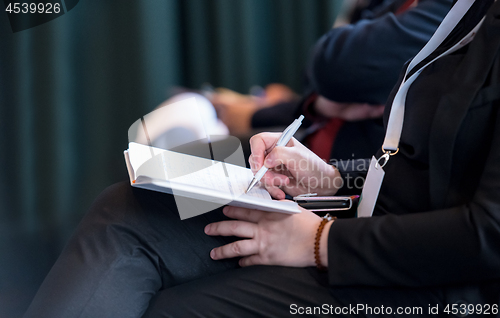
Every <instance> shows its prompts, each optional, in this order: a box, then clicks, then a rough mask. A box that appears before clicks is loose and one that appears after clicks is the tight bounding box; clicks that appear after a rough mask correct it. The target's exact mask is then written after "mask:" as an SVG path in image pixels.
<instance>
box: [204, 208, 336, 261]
mask: <svg viewBox="0 0 500 318" xmlns="http://www.w3.org/2000/svg"><path fill="white" fill-rule="evenodd" d="M300 209H301V213H298V214H284V213H273V212H264V211H258V210H251V209H245V208H239V207H232V206H226V207H225V208H224V209H223V212H224V214H225V215H226V216H228V217H229V218H232V219H235V220H230V221H221V222H216V223H211V224H208V225H207V226H206V227H205V233H206V234H208V235H211V236H216V235H221V236H238V237H241V238H246V239H243V240H239V241H235V242H233V243H230V244H227V245H224V246H221V247H217V248H214V249H213V250H212V251H211V252H210V257H211V258H212V259H214V260H219V259H225V258H233V257H242V258H241V259H240V261H239V264H240V266H250V265H282V266H293V267H306V266H314V265H315V259H314V240H315V237H316V231H317V229H318V226H319V224H320V222H321V218H320V217H319V216H317V215H316V214H314V213H312V212H310V211H308V210H305V209H302V208H300ZM330 225H331V222H330V223H328V224H327V226H325V228H324V230H323V233H322V235H321V241H320V258H321V263H322V264H323V265H324V266H327V265H328V252H327V251H328V246H327V244H328V239H327V238H328V232H329V230H330Z"/></svg>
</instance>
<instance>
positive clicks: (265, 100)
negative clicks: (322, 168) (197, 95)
mask: <svg viewBox="0 0 500 318" xmlns="http://www.w3.org/2000/svg"><path fill="white" fill-rule="evenodd" d="M351 5H352V6H348V8H347V9H345V10H346V11H348V12H349V14H347V15H348V16H352V18H351V23H350V24H348V25H344V26H338V24H336V27H335V28H333V29H331V30H330V31H328V32H327V33H326V34H324V35H323V36H322V37H321V38H320V39H319V40H318V41H317V43H316V44H315V45H314V48H313V50H312V52H311V56H310V58H309V62H308V66H307V70H306V76H305V77H306V78H305V80H306V85H305V86H306V88H305V90H304V94H303V97H302V98H300V97H299V95H296V94H293V92H292V90H291V89H289V88H287V87H283V86H279V84H273V85H268V86H267V87H266V88H265V89H264V90H262V94H261V96H259V95H257V96H255V95H239V94H236V93H235V92H232V91H230V90H227V89H217V90H216V91H215V92H214V93H213V94H211V100H212V102H213V104H214V105H215V107H216V109H217V110H218V115H219V117H220V119H221V120H222V121H223V122H224V123H225V124H226V125H227V126H228V128H229V130H230V132H231V133H233V134H236V135H239V136H241V137H242V139H243V140H246V139H247V138H248V137H249V136H251V135H253V134H254V133H255V132H257V131H262V130H268V129H269V127H273V126H285V125H288V123H289V122H292V121H293V119H294V118H296V117H298V116H299V114H305V115H306V118H307V119H308V121H305V123H304V127H309V129H308V130H307V131H306V134H305V136H303V139H304V142H305V143H306V145H307V146H308V147H309V148H310V149H311V150H313V151H314V152H315V153H316V154H317V155H319V156H320V157H321V158H322V159H324V160H329V159H330V158H335V159H337V160H340V159H344V160H345V159H351V158H354V157H355V158H365V157H366V158H369V157H370V156H371V155H372V154H374V153H375V151H376V150H377V149H378V147H379V146H380V144H381V142H382V139H383V133H384V132H383V128H382V121H381V119H380V117H381V116H382V113H383V110H384V106H383V105H384V104H385V102H386V100H387V98H388V96H389V93H390V91H391V89H392V87H393V86H394V84H395V83H396V81H397V79H398V74H399V70H400V69H401V67H402V66H403V64H404V63H405V62H406V61H407V60H408V59H410V58H411V57H413V56H414V55H415V54H416V53H417V52H418V51H419V50H420V49H421V48H422V47H423V46H424V45H425V43H426V42H427V41H428V40H429V39H430V37H431V36H432V34H433V33H434V31H435V30H436V28H437V26H438V25H439V23H440V22H441V20H442V19H443V18H444V16H445V15H446V13H447V12H448V11H449V9H450V8H451V5H452V0H420V1H413V0H406V1H400V0H395V1H381V0H372V1H357V2H353V3H351ZM277 88H278V89H277ZM276 130H277V131H278V130H279V128H277V129H276ZM244 144H246V143H244ZM248 152H249V150H248V149H247V153H248Z"/></svg>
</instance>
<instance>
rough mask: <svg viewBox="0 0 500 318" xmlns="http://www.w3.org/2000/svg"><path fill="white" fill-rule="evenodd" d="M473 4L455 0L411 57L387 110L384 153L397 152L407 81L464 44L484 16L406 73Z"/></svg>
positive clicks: (439, 42) (441, 40) (439, 41)
mask: <svg viewBox="0 0 500 318" xmlns="http://www.w3.org/2000/svg"><path fill="white" fill-rule="evenodd" d="M473 4H474V0H459V1H458V2H457V3H456V4H455V5H454V6H453V8H451V10H450V12H449V13H448V14H447V15H446V17H445V18H444V20H443V22H442V23H441V25H440V26H439V27H438V29H437V30H436V32H435V33H434V35H433V36H432V37H431V39H430V40H429V42H427V44H426V45H425V46H424V47H423V48H422V50H420V52H419V53H418V54H417V55H416V56H415V57H414V58H413V60H412V61H411V63H410V65H409V66H408V68H407V70H406V73H405V77H404V78H403V81H402V82H401V84H400V86H399V90H398V92H397V93H396V96H395V97H394V100H393V102H392V107H391V113H390V115H389V121H388V123H387V131H386V134H385V139H384V144H383V145H382V150H383V151H384V153H385V154H396V153H397V152H398V147H399V140H400V138H401V131H402V130H403V121H404V113H405V101H406V95H407V94H408V90H409V88H410V86H411V84H412V83H413V82H414V81H415V79H416V78H417V77H418V76H419V75H420V73H421V72H422V71H423V70H424V69H425V68H426V67H427V66H429V65H430V64H432V63H433V62H434V61H436V60H437V59H439V58H441V57H443V56H445V55H447V54H450V53H452V52H455V51H456V50H458V49H460V48H461V47H463V46H465V45H467V44H468V43H469V42H470V41H472V39H473V38H474V35H475V34H476V32H477V30H478V29H479V27H480V26H481V24H482V22H483V21H484V18H483V19H482V20H481V21H480V22H479V23H478V24H477V25H476V27H475V28H474V29H473V30H472V31H471V32H469V33H468V34H467V35H466V36H465V37H464V38H463V39H462V40H460V41H459V42H458V43H457V44H455V45H454V46H452V47H451V48H449V49H448V50H446V51H445V52H443V53H442V54H440V55H439V56H437V57H436V58H434V59H432V60H431V61H430V62H428V63H426V64H425V65H424V66H422V67H421V68H420V69H419V70H418V71H416V72H415V73H413V74H412V75H411V76H410V77H409V78H408V79H407V78H406V77H407V75H408V74H409V72H410V71H411V70H412V69H413V68H414V67H415V66H416V65H418V63H420V62H422V61H423V60H424V59H425V58H426V57H428V56H429V55H430V54H431V53H432V52H434V50H436V48H437V47H438V46H439V45H440V44H441V43H443V41H444V40H445V39H446V37H447V36H448V35H449V34H450V33H451V31H453V29H454V28H455V27H456V26H457V24H458V23H459V22H460V20H461V19H462V17H463V16H464V15H465V14H466V13H467V11H468V10H469V9H470V7H471V6H472V5H473ZM384 158H385V162H384V165H385V163H386V162H387V160H388V158H389V157H388V155H386V156H384Z"/></svg>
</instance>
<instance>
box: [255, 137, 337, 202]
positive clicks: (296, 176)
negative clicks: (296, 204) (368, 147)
mask: <svg viewBox="0 0 500 318" xmlns="http://www.w3.org/2000/svg"><path fill="white" fill-rule="evenodd" d="M280 136H281V134H280V133H261V134H257V135H255V136H253V137H252V138H251V139H250V148H251V151H252V154H251V155H250V158H249V163H250V167H251V169H252V171H253V173H257V171H259V169H260V168H261V167H262V166H263V165H265V166H266V167H267V168H269V170H268V171H267V173H266V174H265V175H264V177H262V179H261V182H262V183H263V184H264V186H265V187H266V189H267V191H269V193H270V194H271V196H273V197H274V198H277V199H284V198H285V193H286V194H289V195H291V196H297V195H299V194H305V193H313V192H314V193H317V194H318V195H333V194H335V193H336V192H337V190H338V189H339V188H340V187H341V186H342V177H341V176H340V173H339V172H338V170H337V169H336V168H335V167H333V166H331V165H328V164H327V163H326V162H324V161H323V160H322V159H321V158H320V157H318V156H317V155H316V154H315V153H313V152H312V151H311V150H309V149H307V148H306V147H305V146H304V145H302V144H301V143H300V142H298V141H297V140H296V139H295V138H292V139H291V140H290V141H289V142H288V144H287V145H286V147H275V148H274V149H273V147H274V145H275V144H276V141H277V140H278V139H279V137H280Z"/></svg>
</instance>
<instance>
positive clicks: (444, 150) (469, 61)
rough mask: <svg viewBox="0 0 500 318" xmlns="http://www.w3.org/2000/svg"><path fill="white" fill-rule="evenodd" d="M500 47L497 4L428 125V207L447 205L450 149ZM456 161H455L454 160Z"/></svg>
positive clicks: (455, 73)
mask: <svg viewBox="0 0 500 318" xmlns="http://www.w3.org/2000/svg"><path fill="white" fill-rule="evenodd" d="M499 47H500V2H497V3H495V4H493V6H492V8H491V9H490V10H489V12H488V14H487V16H486V19H485V21H484V23H483V25H482V27H481V28H480V29H479V30H478V33H477V35H476V36H475V38H474V40H473V41H472V42H471V43H470V44H469V48H468V51H467V52H466V54H465V56H464V58H463V59H462V62H461V63H460V64H459V65H458V66H457V68H456V69H455V70H454V74H453V77H452V80H451V81H450V85H448V87H449V91H448V92H445V93H444V94H443V95H442V98H441V99H440V101H439V103H438V108H437V110H436V114H435V116H434V120H433V123H432V126H431V133H430V139H429V164H430V168H429V173H430V180H429V181H430V185H429V186H430V189H429V190H430V194H431V204H432V207H433V208H435V209H439V208H444V207H446V205H447V195H448V191H449V188H450V179H451V173H452V171H451V167H452V161H453V160H454V158H453V150H454V145H455V142H456V137H457V134H458V132H459V129H460V126H461V124H462V122H463V120H464V118H465V116H466V115H467V111H468V109H469V106H470V105H471V103H472V101H473V99H474V97H475V96H476V94H477V92H478V91H479V89H480V88H481V87H482V85H483V84H484V82H485V81H486V77H487V76H488V73H489V70H490V69H491V67H492V64H493V62H494V60H495V57H496V56H497V53H498V49H499ZM455 160H457V158H455Z"/></svg>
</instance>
